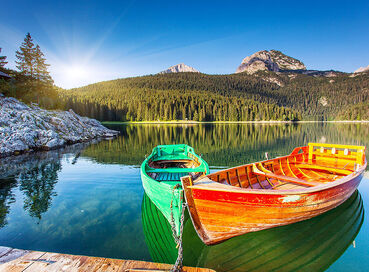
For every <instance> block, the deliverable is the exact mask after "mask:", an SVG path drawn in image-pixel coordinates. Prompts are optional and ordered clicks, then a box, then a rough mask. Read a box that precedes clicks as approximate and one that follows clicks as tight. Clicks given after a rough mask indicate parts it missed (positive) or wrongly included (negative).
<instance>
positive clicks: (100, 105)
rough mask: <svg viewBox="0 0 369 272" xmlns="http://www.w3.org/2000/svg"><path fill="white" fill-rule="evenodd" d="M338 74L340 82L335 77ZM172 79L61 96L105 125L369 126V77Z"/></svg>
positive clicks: (267, 74)
mask: <svg viewBox="0 0 369 272" xmlns="http://www.w3.org/2000/svg"><path fill="white" fill-rule="evenodd" d="M333 74H334V77H332V75H333ZM350 75H351V74H347V73H342V72H321V73H312V74H303V73H301V72H300V71H299V72H296V71H293V70H291V71H289V72H283V73H280V72H271V71H258V72H256V73H254V74H252V75H250V74H248V73H237V74H231V75H207V74H202V73H171V74H158V75H150V76H141V77H134V78H124V79H117V80H111V81H106V82H100V83H96V84H91V85H88V86H85V87H81V88H76V89H71V90H67V91H65V90H64V91H60V92H59V94H60V96H61V99H62V100H63V101H65V103H66V107H67V108H72V109H73V110H74V111H75V112H76V113H78V114H80V115H84V116H89V117H92V118H95V119H98V120H102V121H157V120H194V121H257V120H259V121H260V120H281V121H283V120H284V121H288V120H337V119H345V120H361V119H365V120H369V112H368V110H367V109H368V108H369V107H368V104H369V88H368V86H369V74H368V73H359V74H357V76H355V77H350Z"/></svg>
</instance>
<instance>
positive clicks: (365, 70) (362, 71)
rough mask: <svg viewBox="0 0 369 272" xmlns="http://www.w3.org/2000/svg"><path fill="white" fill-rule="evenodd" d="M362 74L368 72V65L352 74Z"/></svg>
mask: <svg viewBox="0 0 369 272" xmlns="http://www.w3.org/2000/svg"><path fill="white" fill-rule="evenodd" d="M364 72H369V65H368V66H367V67H360V68H359V69H357V70H356V71H355V72H354V73H364Z"/></svg>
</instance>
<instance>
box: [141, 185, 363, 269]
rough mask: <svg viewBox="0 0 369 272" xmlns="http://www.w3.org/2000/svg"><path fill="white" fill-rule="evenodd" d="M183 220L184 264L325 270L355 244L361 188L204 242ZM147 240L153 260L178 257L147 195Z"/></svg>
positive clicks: (144, 216)
mask: <svg viewBox="0 0 369 272" xmlns="http://www.w3.org/2000/svg"><path fill="white" fill-rule="evenodd" d="M188 219H189V218H188V215H187V218H186V220H185V225H184V233H183V248H184V251H183V256H184V260H183V264H184V265H187V266H199V267H207V268H212V269H215V270H216V271H324V270H326V269H327V268H328V267H329V266H330V265H331V264H333V263H334V262H335V261H336V260H337V259H338V258H339V257H340V256H341V255H342V254H343V253H344V252H345V250H346V249H347V248H348V247H349V246H350V245H351V243H352V242H353V240H354V239H355V237H356V235H357V234H358V232H359V230H360V228H361V225H362V223H363V220H364V208H363V201H362V198H361V195H360V193H359V192H358V191H355V192H354V194H353V195H352V196H351V197H350V198H349V199H348V200H347V201H346V202H344V203H343V204H341V205H340V206H339V207H337V208H335V209H333V210H330V211H328V212H326V213H324V214H322V215H320V216H317V217H314V218H312V219H309V220H305V221H302V222H298V223H295V224H291V225H287V226H282V227H277V228H273V229H268V230H263V231H258V232H253V233H247V234H245V235H242V236H238V237H235V238H232V239H230V240H228V241H225V242H223V243H221V244H218V245H214V246H206V245H204V244H203V243H202V241H201V240H200V239H199V238H198V236H197V234H196V231H195V230H194V227H193V225H192V222H191V220H188ZM142 222H143V229H144V233H145V239H146V244H147V246H148V248H149V251H150V254H151V257H152V259H153V261H155V262H164V263H174V262H175V260H176V258H177V249H176V244H175V242H174V240H173V237H172V231H171V227H170V224H169V222H168V221H167V220H166V219H165V217H164V216H163V215H162V214H161V212H160V211H159V210H158V209H157V208H156V207H155V205H154V204H153V203H152V201H151V200H150V198H149V197H147V196H146V195H144V197H143V201H142Z"/></svg>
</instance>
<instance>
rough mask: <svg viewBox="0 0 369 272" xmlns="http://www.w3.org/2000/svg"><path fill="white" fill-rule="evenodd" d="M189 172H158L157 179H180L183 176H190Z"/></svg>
mask: <svg viewBox="0 0 369 272" xmlns="http://www.w3.org/2000/svg"><path fill="white" fill-rule="evenodd" d="M188 175H189V173H188V172H185V173H157V175H156V177H155V180H157V181H171V180H172V181H180V180H181V177H184V176H188Z"/></svg>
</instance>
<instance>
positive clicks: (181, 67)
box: [159, 63, 200, 74]
mask: <svg viewBox="0 0 369 272" xmlns="http://www.w3.org/2000/svg"><path fill="white" fill-rule="evenodd" d="M182 72H192V73H200V72H199V71H198V70H196V69H195V68H193V67H191V66H188V65H186V64H184V63H180V64H177V65H174V66H171V67H169V68H168V69H166V70H164V71H162V72H160V73H159V74H170V73H182Z"/></svg>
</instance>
